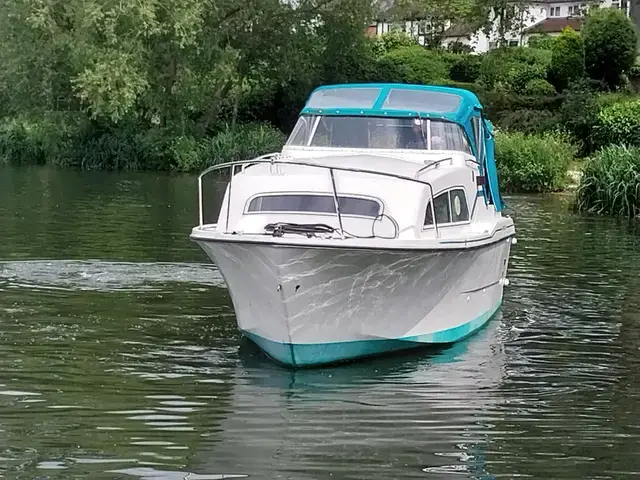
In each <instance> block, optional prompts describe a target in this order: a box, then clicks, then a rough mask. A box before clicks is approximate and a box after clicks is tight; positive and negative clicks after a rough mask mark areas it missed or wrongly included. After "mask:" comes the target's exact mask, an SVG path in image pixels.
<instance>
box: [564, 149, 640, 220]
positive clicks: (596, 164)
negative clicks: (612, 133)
mask: <svg viewBox="0 0 640 480" xmlns="http://www.w3.org/2000/svg"><path fill="white" fill-rule="evenodd" d="M575 207H576V210H578V211H579V212H590V213H599V214H609V215H621V216H624V217H637V216H639V215H640V148H628V147H625V146H609V147H605V148H604V149H602V150H601V151H600V152H598V153H597V154H596V155H595V157H593V158H592V159H589V160H588V161H587V162H586V164H585V166H584V169H583V171H582V177H581V178H580V184H579V185H578V189H577V191H576V203H575Z"/></svg>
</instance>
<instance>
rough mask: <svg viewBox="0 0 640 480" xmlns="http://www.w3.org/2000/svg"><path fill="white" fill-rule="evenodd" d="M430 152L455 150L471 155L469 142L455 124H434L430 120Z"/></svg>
mask: <svg viewBox="0 0 640 480" xmlns="http://www.w3.org/2000/svg"><path fill="white" fill-rule="evenodd" d="M429 123H430V127H431V150H455V151H456V152H465V153H469V154H470V153H471V149H470V148H469V142H467V137H466V135H465V134H464V131H463V130H462V127H460V125H458V124H457V123H451V122H436V121H433V120H431V121H430V122H429Z"/></svg>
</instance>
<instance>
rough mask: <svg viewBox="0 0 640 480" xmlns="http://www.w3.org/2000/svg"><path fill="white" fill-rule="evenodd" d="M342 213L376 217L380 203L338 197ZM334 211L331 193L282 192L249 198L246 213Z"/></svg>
mask: <svg viewBox="0 0 640 480" xmlns="http://www.w3.org/2000/svg"><path fill="white" fill-rule="evenodd" d="M338 205H339V206H340V213H341V214H342V215H355V216H359V217H372V218H377V217H378V216H379V215H380V210H381V207H380V203H379V202H377V201H376V200H371V199H368V198H358V197H343V196H339V197H338ZM257 212H271V213H283V212H288V213H294V212H295V213H298V212H306V213H332V214H335V213H336V208H335V202H334V198H333V195H321V194H283V195H263V196H259V197H255V198H253V199H251V201H250V202H249V206H248V207H247V213H257Z"/></svg>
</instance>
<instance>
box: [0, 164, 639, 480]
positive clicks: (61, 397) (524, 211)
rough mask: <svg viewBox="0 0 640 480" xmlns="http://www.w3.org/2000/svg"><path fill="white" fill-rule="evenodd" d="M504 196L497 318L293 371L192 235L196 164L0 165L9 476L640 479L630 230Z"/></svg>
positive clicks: (3, 409)
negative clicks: (439, 345)
mask: <svg viewBox="0 0 640 480" xmlns="http://www.w3.org/2000/svg"><path fill="white" fill-rule="evenodd" d="M506 200H507V202H508V204H509V213H510V214H511V215H512V216H513V217H514V219H515V221H516V226H517V229H518V239H519V242H518V244H517V245H515V246H514V248H513V253H512V257H511V260H510V274H509V278H510V280H511V285H510V286H509V287H507V289H506V291H505V301H504V306H503V308H502V311H501V312H499V313H498V314H497V316H496V317H494V319H493V320H492V321H491V322H490V323H489V324H488V326H487V327H486V328H485V329H483V330H482V331H481V332H479V333H478V334H476V335H474V336H472V337H471V338H469V339H467V340H465V341H463V342H461V343H458V344H456V345H455V346H453V347H451V348H448V349H444V350H427V351H420V352H410V353H406V354H401V355H394V356H391V357H384V358H377V359H373V360H368V361H364V362H358V363H353V364H349V365H345V366H340V367H334V368H320V369H314V370H306V371H304V370H303V371H291V370H287V369H285V368H281V367H278V366H276V365H274V364H273V363H271V362H270V361H269V360H267V359H265V358H264V357H263V355H262V354H261V353H260V352H259V351H258V350H257V349H256V348H254V347H253V346H252V345H251V344H250V343H249V342H248V341H245V340H244V339H242V338H241V336H240V335H239V334H238V332H237V330H236V326H235V320H234V316H233V310H232V307H231V301H230V298H229V296H228V294H227V291H226V289H225V287H224V283H223V281H222V279H221V277H220V275H219V274H218V272H217V271H216V269H215V267H214V266H212V265H211V264H210V263H209V262H208V260H207V258H206V257H205V256H204V254H203V253H201V252H200V250H199V248H198V247H197V246H196V245H195V244H193V243H192V242H190V241H189V239H188V234H189V231H190V229H191V227H192V226H193V224H194V222H195V221H196V218H197V203H196V182H195V178H194V177H193V176H169V175H159V174H149V173H145V174H132V173H118V174H115V173H105V172H99V173H93V172H84V173H80V172H74V171H68V170H55V169H51V168H39V167H38V168H20V169H15V168H1V169H0V239H1V242H0V478H7V479H9V478H11V479H69V478H74V479H75V478H83V479H84V478H87V479H120V478H122V479H127V478H130V479H154V480H160V479H163V480H164V479H168V480H173V479H184V478H188V479H191V480H198V479H200V480H202V479H221V478H251V479H276V478H278V479H285V478H287V479H289V478H290V479H300V480H306V479H371V480H379V479H409V478H411V479H413V478H423V479H449V478H451V479H458V478H460V479H465V478H466V479H498V478H508V479H511V478H536V479H560V478H563V479H564V478H572V479H573V478H575V479H609V478H610V479H621V478H638V476H640V455H638V452H637V448H638V446H640V376H638V375H637V372H638V368H639V367H640V351H639V349H640V313H639V312H640V275H639V267H640V248H639V244H640V229H639V228H638V227H637V226H634V225H629V224H627V223H623V222H620V221H617V220H612V219H603V218H584V217H578V216H574V215H571V214H570V213H568V210H567V199H566V198H565V197H562V196H540V197H508V198H507V199H506ZM381 294H383V293H381ZM189 474H190V475H189Z"/></svg>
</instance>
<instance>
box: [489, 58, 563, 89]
mask: <svg viewBox="0 0 640 480" xmlns="http://www.w3.org/2000/svg"><path fill="white" fill-rule="evenodd" d="M550 64H551V52H550V51H547V50H537V49H535V48H528V47H510V48H499V49H496V50H491V51H490V52H488V53H487V54H486V55H484V57H483V59H482V63H481V65H480V76H479V81H480V82H481V83H482V84H483V85H485V86H486V87H487V88H490V89H493V88H498V89H500V88H503V89H506V90H507V91H510V92H515V93H522V92H523V91H524V89H525V86H526V85H527V83H529V82H530V81H531V80H535V79H542V80H546V78H547V71H548V69H549V66H550Z"/></svg>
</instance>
